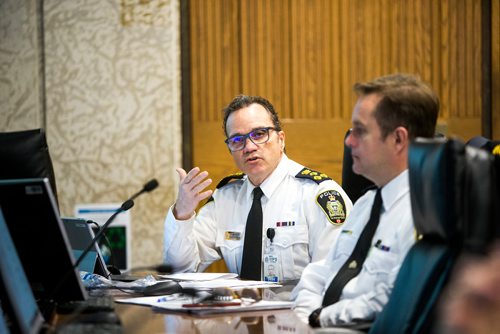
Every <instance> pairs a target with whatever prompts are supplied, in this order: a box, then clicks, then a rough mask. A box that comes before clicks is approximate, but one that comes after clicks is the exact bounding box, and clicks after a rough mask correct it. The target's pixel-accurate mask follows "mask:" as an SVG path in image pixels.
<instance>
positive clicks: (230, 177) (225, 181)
mask: <svg viewBox="0 0 500 334" xmlns="http://www.w3.org/2000/svg"><path fill="white" fill-rule="evenodd" d="M243 176H245V174H244V173H241V172H239V173H234V174H231V175H228V176H226V177H224V178H223V179H222V180H220V182H219V183H218V184H217V187H216V188H217V189H219V188H222V187H224V186H225V185H226V184H228V183H230V182H231V181H232V180H239V179H242V178H243Z"/></svg>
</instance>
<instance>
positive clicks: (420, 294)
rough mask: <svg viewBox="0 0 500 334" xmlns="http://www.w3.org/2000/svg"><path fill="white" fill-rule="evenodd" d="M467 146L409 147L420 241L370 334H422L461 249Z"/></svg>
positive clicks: (436, 142) (433, 142)
mask: <svg viewBox="0 0 500 334" xmlns="http://www.w3.org/2000/svg"><path fill="white" fill-rule="evenodd" d="M464 152H465V146H464V144H463V143H461V142H459V141H456V140H446V139H444V138H434V139H425V140H424V139H419V140H417V141H415V142H414V143H412V144H411V145H410V151H409V159H408V165H409V181H410V197H411V204H412V214H413V218H414V223H415V229H416V231H417V234H418V235H419V240H418V241H417V242H416V243H415V245H414V246H413V247H412V248H411V249H410V251H409V252H408V254H407V256H406V257H405V260H404V261H403V263H402V265H401V268H400V270H399V273H398V276H397V278H396V281H395V283H394V288H393V290H392V293H391V296H390V298H389V301H388V303H387V304H386V306H385V307H384V309H383V310H382V312H381V313H380V314H379V315H378V316H377V318H376V320H375V323H374V324H373V326H372V328H371V330H370V333H424V332H426V331H428V330H429V328H430V327H431V326H432V323H433V320H434V318H433V317H434V307H435V305H436V302H437V300H438V298H439V296H440V294H441V292H442V290H443V288H444V286H445V284H446V283H447V281H448V279H449V276H450V273H451V271H452V269H453V267H454V264H455V262H456V260H457V257H458V255H459V253H460V250H461V247H462V239H463V238H462V232H461V230H462V225H463V219H462V218H463V217H462V215H461V204H462V202H463V191H462V189H463V187H462V182H463V175H464V169H465V166H464V165H465V158H464V154H465V153H464Z"/></svg>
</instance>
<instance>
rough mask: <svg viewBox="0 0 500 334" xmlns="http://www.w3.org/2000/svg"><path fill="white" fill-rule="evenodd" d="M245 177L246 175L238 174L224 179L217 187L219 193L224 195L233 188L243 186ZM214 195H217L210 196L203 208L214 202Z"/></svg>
mask: <svg viewBox="0 0 500 334" xmlns="http://www.w3.org/2000/svg"><path fill="white" fill-rule="evenodd" d="M244 176H245V174H244V173H241V172H238V173H234V174H230V175H228V176H225V177H223V178H222V179H221V180H220V181H219V183H218V184H217V186H216V187H215V188H216V189H217V193H218V194H223V193H224V192H225V191H227V190H230V189H231V188H232V186H241V185H242V184H243V177H244ZM214 195H215V194H213V195H212V196H210V197H209V198H208V199H207V200H206V202H205V203H204V204H203V205H202V206H205V205H206V204H208V203H210V202H213V201H214Z"/></svg>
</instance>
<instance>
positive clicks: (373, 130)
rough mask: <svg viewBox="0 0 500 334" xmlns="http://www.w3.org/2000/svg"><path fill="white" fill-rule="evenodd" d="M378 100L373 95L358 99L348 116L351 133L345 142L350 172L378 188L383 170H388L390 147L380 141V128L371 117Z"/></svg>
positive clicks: (385, 171)
mask: <svg viewBox="0 0 500 334" xmlns="http://www.w3.org/2000/svg"><path fill="white" fill-rule="evenodd" d="M380 100H381V97H380V96H379V95H377V94H370V95H366V96H361V97H360V98H359V99H358V101H357V103H356V106H355V107H354V110H353V113H352V131H351V133H350V134H349V136H348V137H347V138H346V141H345V142H346V145H347V146H349V147H350V148H351V154H352V160H353V164H352V169H353V171H354V172H355V173H356V174H361V175H363V176H364V177H366V178H368V179H370V180H371V181H373V182H374V183H375V184H377V185H379V186H380V185H381V184H382V183H383V182H385V180H386V175H385V174H386V173H387V171H390V170H392V168H391V167H392V166H390V162H391V159H389V155H390V153H391V152H390V148H389V147H388V145H386V141H385V140H384V139H382V133H381V130H380V126H379V124H378V122H377V120H376V119H375V116H374V112H375V109H376V107H377V105H378V103H379V102H380ZM388 164H389V165H388Z"/></svg>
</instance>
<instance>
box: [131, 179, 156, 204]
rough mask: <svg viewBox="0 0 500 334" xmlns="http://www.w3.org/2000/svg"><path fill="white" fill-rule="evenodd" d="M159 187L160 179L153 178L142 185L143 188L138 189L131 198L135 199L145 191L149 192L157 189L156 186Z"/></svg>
mask: <svg viewBox="0 0 500 334" xmlns="http://www.w3.org/2000/svg"><path fill="white" fill-rule="evenodd" d="M157 187H158V181H156V179H151V180H149V181H148V182H147V183H146V184H144V186H143V187H142V189H141V190H140V191H138V192H137V193H135V194H133V195H132V196H131V197H130V198H129V199H130V200H134V199H136V198H137V197H138V196H139V195H142V194H144V193H148V192H150V191H153V190H155V189H156V188H157Z"/></svg>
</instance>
